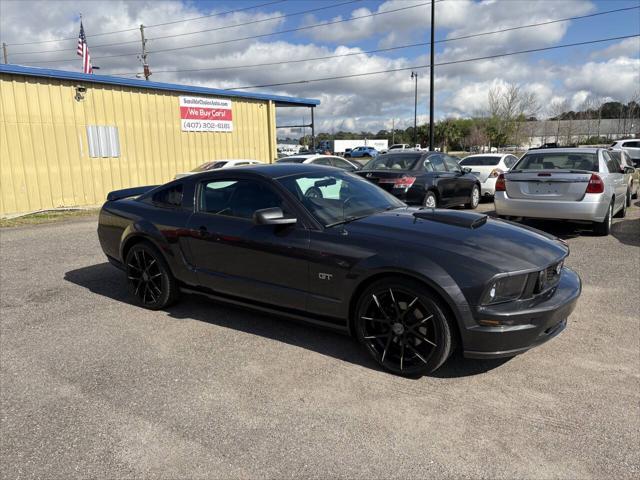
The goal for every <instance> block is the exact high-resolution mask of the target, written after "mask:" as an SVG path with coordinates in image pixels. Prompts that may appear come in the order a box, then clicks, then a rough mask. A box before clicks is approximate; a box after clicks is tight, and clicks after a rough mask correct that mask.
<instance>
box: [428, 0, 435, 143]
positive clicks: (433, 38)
mask: <svg viewBox="0 0 640 480" xmlns="http://www.w3.org/2000/svg"><path fill="white" fill-rule="evenodd" d="M435 16H436V2H435V0H431V62H430V64H429V151H431V152H433V55H434V48H435V45H434V43H435V35H434V34H435V30H436V28H435V25H436V22H435Z"/></svg>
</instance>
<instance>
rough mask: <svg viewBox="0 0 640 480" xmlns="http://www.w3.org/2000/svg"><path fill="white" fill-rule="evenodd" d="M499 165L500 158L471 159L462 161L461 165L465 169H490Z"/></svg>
mask: <svg viewBox="0 0 640 480" xmlns="http://www.w3.org/2000/svg"><path fill="white" fill-rule="evenodd" d="M498 163H500V157H470V158H464V159H462V160H460V165H462V166H463V167H471V166H474V167H476V166H477V167H489V166H493V165H498Z"/></svg>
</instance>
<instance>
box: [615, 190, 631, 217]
mask: <svg viewBox="0 0 640 480" xmlns="http://www.w3.org/2000/svg"><path fill="white" fill-rule="evenodd" d="M628 205H631V195H630V194H629V190H627V193H626V194H625V196H624V202H622V208H621V209H620V210H618V213H616V218H624V217H626V216H627V206H628Z"/></svg>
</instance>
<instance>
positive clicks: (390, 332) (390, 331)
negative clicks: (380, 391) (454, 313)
mask: <svg viewBox="0 0 640 480" xmlns="http://www.w3.org/2000/svg"><path fill="white" fill-rule="evenodd" d="M446 311H447V310H446V309H445V308H443V307H442V305H441V303H440V300H439V299H438V298H436V297H435V296H434V295H433V294H431V293H430V292H429V291H428V290H427V289H426V288H425V287H424V286H423V285H422V284H420V283H418V282H416V281H413V280H410V279H404V278H390V279H383V280H379V281H377V282H375V283H373V284H372V285H371V286H370V287H369V288H367V289H366V290H365V291H364V292H363V293H362V295H361V296H360V298H359V300H358V304H357V306H356V309H355V315H356V317H355V319H354V326H355V332H356V336H357V338H358V340H359V341H360V343H362V344H363V345H364V347H365V349H366V350H367V352H369V354H370V355H371V356H372V357H373V359H374V360H375V361H376V362H377V363H378V364H379V365H380V366H381V367H382V368H384V369H385V370H388V371H390V372H392V373H395V374H397V375H403V376H409V377H416V376H421V375H425V374H428V373H431V372H433V371H435V370H437V369H438V368H439V367H440V366H441V365H442V364H443V363H444V362H445V361H446V360H447V358H449V355H450V354H451V351H452V335H453V333H452V327H451V324H450V320H449V319H448V318H447V315H446V314H445V312H446Z"/></svg>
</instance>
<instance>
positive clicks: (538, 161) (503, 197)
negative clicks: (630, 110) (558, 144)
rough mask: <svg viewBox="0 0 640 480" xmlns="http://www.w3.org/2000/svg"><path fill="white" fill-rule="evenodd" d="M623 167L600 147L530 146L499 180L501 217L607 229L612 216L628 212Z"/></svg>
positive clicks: (497, 202) (599, 230)
mask: <svg viewBox="0 0 640 480" xmlns="http://www.w3.org/2000/svg"><path fill="white" fill-rule="evenodd" d="M625 173H628V172H626V170H625V168H624V167H622V166H621V165H620V163H618V161H617V160H615V159H614V158H612V157H611V155H610V154H609V152H608V151H607V150H606V149H602V148H548V149H535V150H529V151H528V152H527V153H526V154H525V155H524V156H523V157H522V158H521V159H520V161H518V163H516V165H514V166H513V168H512V169H511V170H510V171H509V172H507V173H504V174H501V175H500V176H499V177H498V179H497V181H496V193H495V208H496V213H497V214H498V215H499V216H501V217H523V218H546V219H561V220H572V221H581V222H590V223H591V222H592V223H593V226H594V231H595V232H596V233H598V234H600V235H608V234H609V231H610V229H611V218H612V217H613V216H614V215H618V216H621V217H624V216H625V215H626V209H627V202H626V198H627V195H628V192H627V189H628V184H627V182H626V181H625Z"/></svg>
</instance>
